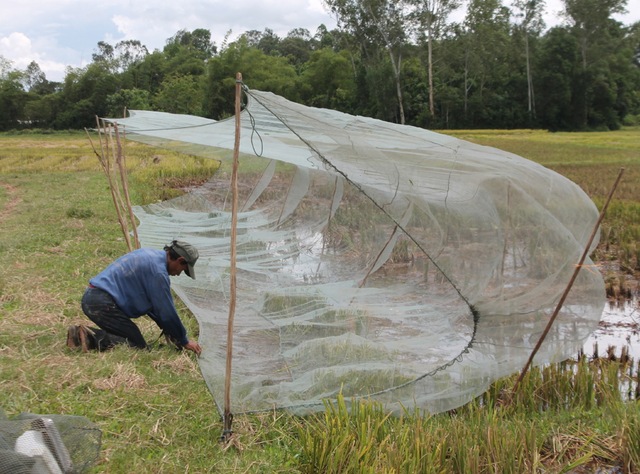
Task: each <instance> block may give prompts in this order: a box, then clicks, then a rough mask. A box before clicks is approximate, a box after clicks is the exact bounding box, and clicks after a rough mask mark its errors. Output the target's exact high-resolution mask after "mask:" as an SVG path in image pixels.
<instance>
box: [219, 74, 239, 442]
mask: <svg viewBox="0 0 640 474" xmlns="http://www.w3.org/2000/svg"><path fill="white" fill-rule="evenodd" d="M241 95H242V74H240V73H237V74H236V104H235V113H236V134H235V142H234V146H233V171H232V173H231V190H232V201H231V244H230V245H231V253H230V262H229V263H230V271H229V280H230V291H229V321H228V326H227V365H226V373H225V380H224V420H223V422H224V430H223V432H222V436H221V441H229V439H230V438H231V435H232V434H233V431H232V430H231V423H232V422H233V414H232V413H231V362H232V359H233V320H234V317H235V311H236V237H237V234H238V231H237V227H238V225H237V224H238V156H239V154H240V99H241Z"/></svg>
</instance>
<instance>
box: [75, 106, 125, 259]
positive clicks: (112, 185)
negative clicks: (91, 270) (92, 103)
mask: <svg viewBox="0 0 640 474" xmlns="http://www.w3.org/2000/svg"><path fill="white" fill-rule="evenodd" d="M96 124H97V127H98V140H99V141H100V152H99V153H98V150H97V149H96V147H95V145H94V144H93V140H91V135H89V131H88V130H87V129H86V128H85V132H86V134H87V137H88V138H89V143H90V144H91V148H93V152H94V153H95V155H96V156H97V157H98V161H99V162H100V166H101V167H102V171H103V172H104V174H105V176H106V177H107V182H108V183H109V191H110V192H111V199H112V200H113V206H114V208H115V210H116V216H117V218H118V223H119V224H120V229H121V230H122V234H123V235H124V239H125V242H126V244H127V249H128V250H129V251H131V250H133V248H132V245H131V238H130V236H129V225H128V224H127V221H126V219H125V218H124V216H123V210H124V209H125V207H126V206H125V205H124V203H123V201H122V196H121V195H120V188H119V187H118V183H117V181H115V180H114V177H113V174H114V172H113V166H112V162H111V160H110V158H109V150H110V147H109V136H110V133H111V132H110V130H111V126H107V125H106V124H105V123H104V122H102V123H101V122H100V119H99V118H98V117H96ZM107 127H108V129H109V133H106V132H105V131H104V129H105V128H107ZM133 225H134V227H135V221H133Z"/></svg>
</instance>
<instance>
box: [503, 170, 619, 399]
mask: <svg viewBox="0 0 640 474" xmlns="http://www.w3.org/2000/svg"><path fill="white" fill-rule="evenodd" d="M623 173H624V168H620V173H618V178H617V179H616V182H615V183H614V184H613V187H612V188H611V191H610V192H609V196H608V197H607V201H606V202H605V203H604V206H603V207H602V211H600V216H599V217H598V221H597V222H596V224H595V226H594V227H593V230H592V231H591V235H590V236H589V240H588V242H587V245H586V246H585V249H584V252H583V253H582V256H581V257H580V261H579V262H578V264H577V265H576V268H575V270H574V271H573V275H572V276H571V279H570V280H569V283H568V284H567V287H566V288H565V290H564V293H563V294H562V297H561V298H560V301H558V304H557V305H556V309H555V310H554V312H553V314H552V315H551V318H550V319H549V322H548V323H547V326H546V327H545V329H544V331H543V332H542V335H541V336H540V339H539V340H538V342H537V343H536V346H535V347H534V348H533V351H532V352H531V355H530V356H529V360H527V363H526V364H525V366H524V368H523V369H522V372H520V376H519V377H518V380H516V383H515V384H514V386H513V389H512V390H511V393H516V391H517V390H518V386H519V385H520V382H521V381H522V379H523V378H524V376H525V374H526V373H527V370H528V369H529V366H530V365H531V363H532V361H533V358H534V356H535V355H536V353H537V352H538V349H540V346H542V343H543V342H544V340H545V338H546V337H547V334H549V330H550V329H551V326H552V325H553V322H554V321H555V319H556V317H557V316H558V313H559V312H560V308H562V305H563V304H564V300H565V299H566V298H567V295H568V294H569V291H571V287H572V286H573V283H574V282H575V281H576V278H578V273H580V269H581V268H582V264H583V263H584V261H585V260H586V258H587V255H588V254H589V249H590V248H591V244H592V242H593V239H594V238H595V236H596V233H597V232H598V228H599V227H600V223H601V222H602V219H604V215H605V213H606V212H607V207H609V203H610V202H611V198H612V197H613V193H614V191H615V190H616V188H617V187H618V183H620V179H621V178H622V174H623Z"/></svg>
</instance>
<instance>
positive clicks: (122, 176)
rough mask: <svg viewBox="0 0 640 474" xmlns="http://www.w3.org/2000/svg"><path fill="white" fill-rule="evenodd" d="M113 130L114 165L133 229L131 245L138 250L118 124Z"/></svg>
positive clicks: (137, 239)
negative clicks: (115, 148) (114, 141)
mask: <svg viewBox="0 0 640 474" xmlns="http://www.w3.org/2000/svg"><path fill="white" fill-rule="evenodd" d="M114 130H115V134H116V142H117V145H118V146H117V150H118V156H117V157H116V163H117V165H118V170H119V171H120V182H121V183H122V192H123V193H124V199H125V203H126V209H127V212H128V215H129V221H130V222H131V228H132V229H133V243H134V245H135V248H137V249H139V248H140V238H139V237H138V226H137V225H136V218H135V216H134V215H133V207H132V206H131V198H130V197H129V179H128V178H127V164H126V155H125V153H124V146H123V145H122V141H121V140H120V131H119V130H118V124H117V123H116V124H114Z"/></svg>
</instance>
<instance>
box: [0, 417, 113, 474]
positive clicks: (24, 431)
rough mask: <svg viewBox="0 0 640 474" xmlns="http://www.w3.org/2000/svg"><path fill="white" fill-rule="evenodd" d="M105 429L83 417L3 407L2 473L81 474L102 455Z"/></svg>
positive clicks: (0, 424)
mask: <svg viewBox="0 0 640 474" xmlns="http://www.w3.org/2000/svg"><path fill="white" fill-rule="evenodd" d="M101 440H102V431H101V430H100V429H99V428H98V427H97V425H95V424H94V423H93V422H91V421H90V420H89V419H87V418H85V417H83V416H75V415H59V414H54V415H37V414H32V413H21V414H19V415H18V416H16V417H13V418H8V417H7V416H6V415H5V413H4V411H3V410H2V409H0V473H7V474H22V473H24V474H33V473H39V474H80V473H84V472H88V471H89V470H90V469H91V468H92V467H93V465H94V464H95V463H96V461H97V459H98V456H99V454H100V446H101Z"/></svg>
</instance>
